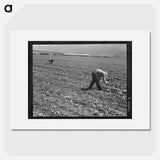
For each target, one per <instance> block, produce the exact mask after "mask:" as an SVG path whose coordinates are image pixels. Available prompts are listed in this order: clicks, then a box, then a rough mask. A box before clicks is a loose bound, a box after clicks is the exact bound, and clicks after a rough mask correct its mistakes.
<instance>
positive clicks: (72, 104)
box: [33, 55, 127, 118]
mask: <svg viewBox="0 0 160 160" xmlns="http://www.w3.org/2000/svg"><path fill="white" fill-rule="evenodd" d="M50 58H53V59H54V62H53V64H47V63H46V62H47V60H48V59H50ZM98 68H100V69H102V70H104V71H107V72H108V73H109V78H111V79H110V80H109V85H110V88H109V87H106V86H105V85H104V84H103V81H102V82H101V84H102V88H103V89H105V90H103V91H99V90H97V88H96V85H95V86H94V87H93V89H92V90H87V91H86V90H83V88H86V87H88V85H89V83H90V81H91V73H92V71H93V70H94V69H98ZM117 77H118V78H119V79H117ZM126 80H127V72H126V59H125V58H119V59H118V58H98V57H80V56H57V55H56V56H49V55H34V56H33V117H82V118H83V117H113V116H124V117H125V116H127V100H126V94H122V95H120V94H118V93H117V91H116V90H114V89H112V86H113V87H114V88H118V89H119V90H126V88H127V81H126Z"/></svg>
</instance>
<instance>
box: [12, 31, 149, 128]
mask: <svg viewBox="0 0 160 160" xmlns="http://www.w3.org/2000/svg"><path fill="white" fill-rule="evenodd" d="M150 36H151V33H150V32H148V31H126V32H120V31H110V32H108V31H12V32H11V40H10V46H11V49H10V51H11V52H14V53H16V54H15V55H14V54H11V59H12V61H11V73H12V74H11V79H12V81H11V83H14V84H17V86H19V87H18V88H17V87H16V85H12V88H11V95H12V98H11V100H12V104H14V105H13V106H16V107H11V129H12V130H19V129H49V130H50V129H51V130H149V129H150V40H151V39H150V38H151V37H150ZM17 48H19V49H18V50H17ZM13 55H14V56H13ZM142 60H143V61H142ZM15 61H16V62H18V63H15ZM19 66H21V67H19ZM19 73H21V78H19V77H17V76H15V74H16V75H18V74H19ZM15 92H16V93H18V94H19V95H20V96H19V97H17V96H16V94H15ZM142 95H143V96H142Z"/></svg>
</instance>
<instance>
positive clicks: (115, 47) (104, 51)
mask: <svg viewBox="0 0 160 160" xmlns="http://www.w3.org/2000/svg"><path fill="white" fill-rule="evenodd" d="M33 49H34V50H41V51H42V50H46V51H48V52H52V54H53V55H65V54H67V53H74V54H75V55H76V54H77V55H79V56H80V54H82V55H90V56H94V57H97V56H98V57H115V58H116V57H117V58H118V57H125V56H126V53H127V48H126V44H78V45H77V44H72V45H70V44H67V45H54V44H52V45H34V46H33Z"/></svg>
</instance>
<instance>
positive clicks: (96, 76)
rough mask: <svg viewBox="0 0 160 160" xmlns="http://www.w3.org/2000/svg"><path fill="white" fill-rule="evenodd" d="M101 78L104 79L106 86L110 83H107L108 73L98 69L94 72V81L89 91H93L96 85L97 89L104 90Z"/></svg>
mask: <svg viewBox="0 0 160 160" xmlns="http://www.w3.org/2000/svg"><path fill="white" fill-rule="evenodd" d="M101 78H102V79H103V82H104V84H105V85H107V84H108V83H109V82H108V81H107V78H108V73H107V72H105V71H102V70H101V69H96V70H95V71H93V72H92V81H91V83H90V85H89V87H88V88H87V89H91V88H92V87H93V85H94V84H95V83H96V85H97V88H98V89H99V90H102V87H101V84H100V80H101Z"/></svg>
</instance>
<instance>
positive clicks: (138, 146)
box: [4, 4, 156, 156]
mask: <svg viewBox="0 0 160 160" xmlns="http://www.w3.org/2000/svg"><path fill="white" fill-rule="evenodd" d="M10 30H108V31H109V30H118V31H121V30H123V31H126V30H149V31H151V32H152V54H153V53H154V48H155V45H154V44H155V43H154V42H155V37H156V32H155V9H154V8H153V7H152V6H151V5H104V4H103V5H26V6H24V7H23V8H22V9H21V10H20V12H18V13H17V14H16V15H15V16H14V17H13V18H12V19H11V20H10V21H9V22H8V23H7V24H6V26H5V60H6V81H5V82H6V88H7V90H6V91H7V92H6V93H5V94H6V95H5V97H6V99H5V100H6V102H5V139H4V143H5V151H6V153H7V154H8V155H30V156H31V155H54V156H66V155H72V156H78V155H83V156H86V155H92V156H94V155H97V156H98V155H100V156H108V155H113V156H115V155H137V156H139V155H146V156H147V155H152V154H153V153H154V152H155V151H156V131H155V116H154V115H155V108H154V107H152V127H151V131H103V132H102V131H101V132H100V131H94V132H93V131H92V132H91V131H63V132H61V131H19V132H16V131H11V130H10V128H9V125H10V124H9V120H10V119H9V118H10V117H9V114H8V113H9V111H10V108H9V85H8V83H9V68H8V65H9V63H8V62H7V58H8V57H9V55H8V53H9V47H8V44H9V31H10ZM15 54H16V53H15ZM142 65H143V60H142ZM15 76H20V75H15ZM153 89H154V88H153ZM20 94H22V93H20ZM17 96H18V95H17ZM22 105H23V104H22ZM152 106H154V97H152ZM142 116H143V115H142Z"/></svg>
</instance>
